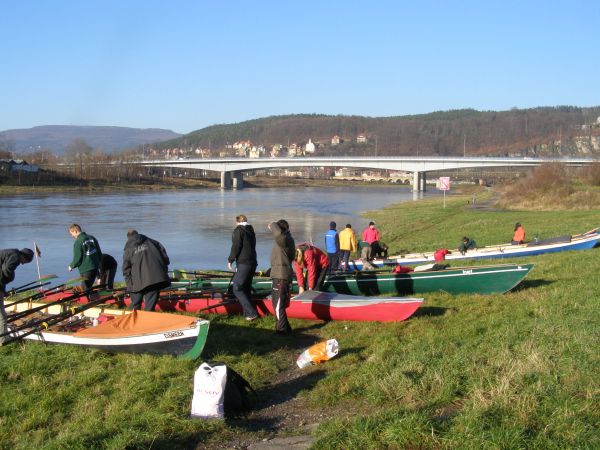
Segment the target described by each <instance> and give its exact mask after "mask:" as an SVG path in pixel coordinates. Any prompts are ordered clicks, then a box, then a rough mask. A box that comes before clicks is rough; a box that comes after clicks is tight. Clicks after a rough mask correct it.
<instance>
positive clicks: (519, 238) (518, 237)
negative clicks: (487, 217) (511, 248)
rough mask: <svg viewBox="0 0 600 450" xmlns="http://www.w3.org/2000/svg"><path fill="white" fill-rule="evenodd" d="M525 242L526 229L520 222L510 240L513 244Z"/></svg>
mask: <svg viewBox="0 0 600 450" xmlns="http://www.w3.org/2000/svg"><path fill="white" fill-rule="evenodd" d="M524 242H525V230H524V229H523V227H522V226H521V223H520V222H517V223H516V224H515V234H514V236H513V238H512V241H511V242H510V243H511V244H513V245H519V244H523V243H524Z"/></svg>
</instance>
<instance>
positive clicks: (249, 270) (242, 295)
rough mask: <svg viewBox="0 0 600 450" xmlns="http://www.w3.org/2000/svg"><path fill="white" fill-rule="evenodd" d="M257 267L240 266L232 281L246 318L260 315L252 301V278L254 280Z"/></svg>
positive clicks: (234, 291) (251, 265) (234, 292)
mask: <svg viewBox="0 0 600 450" xmlns="http://www.w3.org/2000/svg"><path fill="white" fill-rule="evenodd" d="M255 270H256V266H255V265H254V264H238V265H237V270H236V272H235V274H233V278H232V279H231V284H232V291H233V295H235V298H237V300H238V302H240V305H242V309H243V310H244V316H246V317H256V316H258V313H257V312H256V308H255V307H254V305H253V304H252V300H250V296H251V295H252V278H254V271H255Z"/></svg>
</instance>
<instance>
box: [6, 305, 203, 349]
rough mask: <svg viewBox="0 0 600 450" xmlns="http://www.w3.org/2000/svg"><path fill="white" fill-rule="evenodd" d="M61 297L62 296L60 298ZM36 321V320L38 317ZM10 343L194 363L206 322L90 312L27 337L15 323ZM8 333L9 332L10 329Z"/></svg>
mask: <svg viewBox="0 0 600 450" xmlns="http://www.w3.org/2000/svg"><path fill="white" fill-rule="evenodd" d="M62 295H64V294H62ZM42 305H43V303H30V304H28V305H26V306H25V305H23V304H20V305H15V308H14V309H13V310H12V311H11V310H9V311H7V313H8V314H9V318H10V314H11V312H17V311H25V310H26V309H28V308H29V309H30V308H33V307H37V306H42ZM62 311H64V308H63V307H62V305H56V307H49V308H46V310H44V311H42V314H43V315H44V317H47V318H48V319H50V320H51V318H52V317H53V316H54V315H57V314H60V313H61V312H62ZM38 317H39V316H38ZM11 326H12V327H13V329H14V330H16V331H14V332H12V333H11V334H10V335H9V338H11V339H15V338H16V339H18V338H19V337H20V336H24V339H28V340H33V341H39V342H45V343H53V344H70V345H79V346H83V347H91V348H95V349H99V350H103V351H106V352H110V353H114V352H128V353H152V354H170V355H174V356H178V357H180V358H182V359H191V360H194V359H197V358H198V357H199V356H200V354H201V353H202V350H203V348H204V345H205V343H206V338H207V336H208V328H209V322H208V321H207V320H202V319H198V318H196V317H189V316H182V315H175V314H164V313H158V312H149V311H125V310H118V309H111V308H106V307H102V308H90V309H87V310H85V311H84V312H82V313H81V314H80V315H76V316H72V317H70V318H69V319H68V320H65V321H61V322H59V323H57V324H54V325H51V326H50V327H49V328H48V329H46V330H43V331H39V332H36V333H32V334H27V332H28V329H27V322H25V320H18V321H15V322H14V323H13V324H12V325H11ZM9 330H10V328H9Z"/></svg>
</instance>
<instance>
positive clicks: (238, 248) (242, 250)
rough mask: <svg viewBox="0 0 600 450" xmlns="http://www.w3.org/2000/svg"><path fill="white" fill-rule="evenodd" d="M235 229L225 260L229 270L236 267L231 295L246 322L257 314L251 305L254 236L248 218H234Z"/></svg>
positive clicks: (255, 262)
mask: <svg viewBox="0 0 600 450" xmlns="http://www.w3.org/2000/svg"><path fill="white" fill-rule="evenodd" d="M235 221H236V225H237V226H236V227H235V229H234V230H233V234H232V235H231V251H230V252H229V258H227V262H228V264H227V265H228V266H229V269H233V264H234V263H235V265H236V271H235V274H234V275H233V278H232V279H231V285H232V290H233V295H235V298H237V300H238V302H240V305H242V308H243V310H244V316H245V317H246V320H254V319H257V318H258V312H256V308H255V307H254V306H253V305H252V301H251V300H250V295H251V293H252V278H254V271H255V270H256V266H257V265H258V262H257V259H256V235H255V234H254V228H252V225H250V224H249V223H248V218H247V217H246V216H245V215H243V214H240V215H239V216H237V217H236V218H235Z"/></svg>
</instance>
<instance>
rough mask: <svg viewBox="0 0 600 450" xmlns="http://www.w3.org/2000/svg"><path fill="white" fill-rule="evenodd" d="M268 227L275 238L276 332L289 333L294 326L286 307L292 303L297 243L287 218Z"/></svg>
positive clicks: (272, 257)
mask: <svg viewBox="0 0 600 450" xmlns="http://www.w3.org/2000/svg"><path fill="white" fill-rule="evenodd" d="M267 227H268V228H269V230H271V233H272V234H273V240H274V242H273V248H272V250H271V283H272V288H271V299H272V301H273V311H275V320H276V321H275V333H277V334H288V333H291V332H292V327H291V325H290V322H289V321H288V318H287V314H286V312H285V309H286V308H287V307H288V306H289V304H290V282H291V280H292V261H293V260H294V255H295V251H296V244H295V242H294V238H293V237H292V234H291V233H290V226H289V224H288V223H287V221H286V220H285V219H280V220H278V221H277V222H272V223H270V224H269V225H268V226H267Z"/></svg>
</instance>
